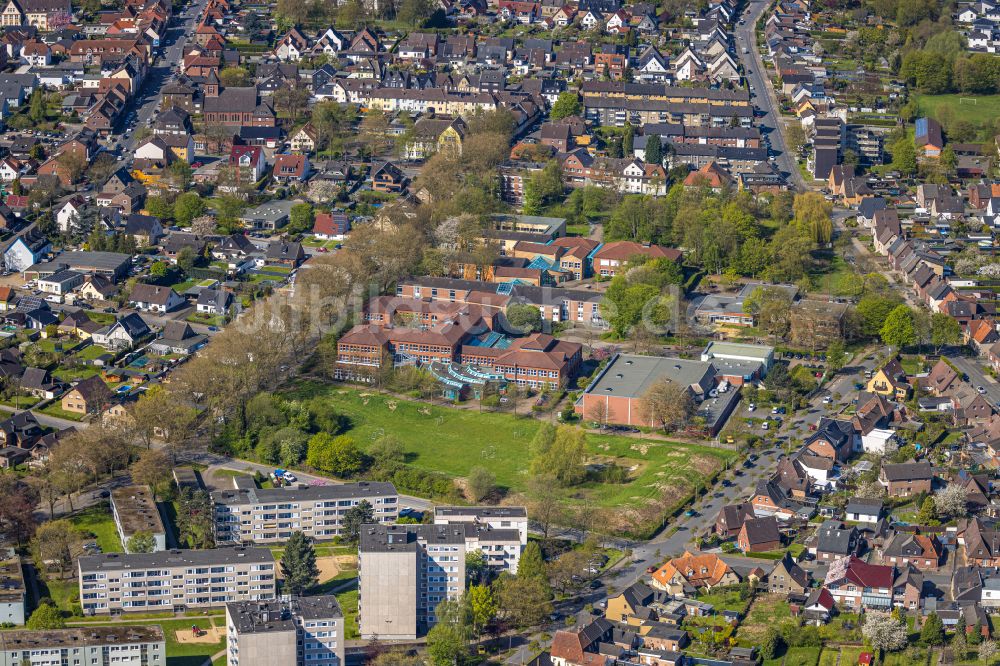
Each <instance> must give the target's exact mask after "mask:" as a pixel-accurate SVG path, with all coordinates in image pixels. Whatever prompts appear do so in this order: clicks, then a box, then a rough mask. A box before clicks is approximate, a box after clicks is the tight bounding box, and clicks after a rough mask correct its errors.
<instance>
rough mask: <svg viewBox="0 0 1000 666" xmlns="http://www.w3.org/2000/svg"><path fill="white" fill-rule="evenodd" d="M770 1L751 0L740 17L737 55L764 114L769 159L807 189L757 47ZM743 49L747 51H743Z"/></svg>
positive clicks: (760, 122)
mask: <svg viewBox="0 0 1000 666" xmlns="http://www.w3.org/2000/svg"><path fill="white" fill-rule="evenodd" d="M769 6H770V3H769V2H767V1H766V0H750V2H749V3H748V4H747V9H746V11H745V12H744V13H743V16H742V18H741V20H742V21H744V22H743V24H742V25H740V24H739V23H737V25H736V30H735V34H734V37H735V42H736V55H737V57H738V58H739V59H740V61H741V62H742V63H743V70H744V76H745V78H746V79H747V81H748V82H749V83H750V86H751V87H752V88H753V92H751V93H750V96H751V101H752V102H753V103H754V105H755V106H756V107H757V108H758V109H760V111H761V113H762V114H763V115H761V116H759V117H758V118H757V125H758V127H759V128H760V131H761V134H763V135H764V136H765V137H767V139H768V141H770V144H771V161H772V162H773V163H774V164H775V165H776V167H777V169H778V171H780V172H781V173H782V174H783V175H785V176H786V177H787V178H789V179H790V180H791V182H792V183H793V184H794V186H795V189H798V190H804V189H806V184H805V180H804V179H803V178H802V173H801V172H800V171H799V167H798V163H797V162H796V159H795V156H794V155H792V154H790V153H789V152H788V150H787V148H786V147H785V145H786V144H785V137H784V134H783V129H784V128H783V126H782V124H781V118H780V116H779V114H778V109H779V107H778V100H777V98H776V97H775V95H774V90H773V89H772V88H771V82H770V81H768V80H767V78H766V77H765V76H764V72H765V70H764V61H763V59H762V58H761V56H760V51H759V50H758V49H757V39H756V35H755V32H754V28H755V26H756V24H757V19H758V18H760V16H761V15H762V14H763V13H764V12H765V11H767V8H768V7H769ZM744 51H746V52H744Z"/></svg>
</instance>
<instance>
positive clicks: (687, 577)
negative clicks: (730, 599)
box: [652, 551, 740, 594]
mask: <svg viewBox="0 0 1000 666" xmlns="http://www.w3.org/2000/svg"><path fill="white" fill-rule="evenodd" d="M739 582H740V577H739V576H738V575H737V574H736V572H735V571H733V570H732V568H730V566H729V565H728V564H726V563H725V562H724V561H723V560H722V559H721V558H720V557H719V556H718V555H713V554H711V553H698V554H693V553H691V552H689V551H685V552H684V554H683V555H682V556H681V557H675V558H674V559H672V560H670V561H668V562H667V563H666V564H664V565H663V566H662V567H660V568H659V569H657V570H656V571H655V572H654V573H653V575H652V585H653V587H654V588H656V589H659V590H665V591H667V592H670V593H671V594H690V593H692V592H694V591H695V590H697V589H698V588H706V589H712V588H714V587H720V586H721V587H726V586H729V585H736V584H737V583H739Z"/></svg>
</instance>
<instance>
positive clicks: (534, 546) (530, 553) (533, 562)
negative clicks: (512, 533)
mask: <svg viewBox="0 0 1000 666" xmlns="http://www.w3.org/2000/svg"><path fill="white" fill-rule="evenodd" d="M517 577H518V578H525V579H529V578H537V579H539V580H546V579H547V574H546V571H545V560H544V559H542V549H541V548H540V547H539V545H538V542H537V541H529V542H528V545H527V546H525V547H524V552H522V553H521V559H520V561H519V562H518V565H517Z"/></svg>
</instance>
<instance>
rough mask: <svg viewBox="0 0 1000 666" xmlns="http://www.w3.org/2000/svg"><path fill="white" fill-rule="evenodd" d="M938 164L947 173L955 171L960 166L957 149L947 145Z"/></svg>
mask: <svg viewBox="0 0 1000 666" xmlns="http://www.w3.org/2000/svg"><path fill="white" fill-rule="evenodd" d="M938 164H939V165H940V166H941V169H942V170H943V171H944V172H945V173H946V174H952V173H954V172H955V168H956V167H957V166H958V156H957V155H955V149H954V148H952V147H951V146H945V147H944V150H942V151H941V155H940V156H939V157H938Z"/></svg>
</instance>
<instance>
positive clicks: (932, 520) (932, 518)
mask: <svg viewBox="0 0 1000 666" xmlns="http://www.w3.org/2000/svg"><path fill="white" fill-rule="evenodd" d="M917 522H918V523H920V524H921V525H936V524H937V523H938V516H937V504H935V502H934V498H933V497H927V498H925V499H924V503H923V504H921V505H920V511H918V512H917Z"/></svg>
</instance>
